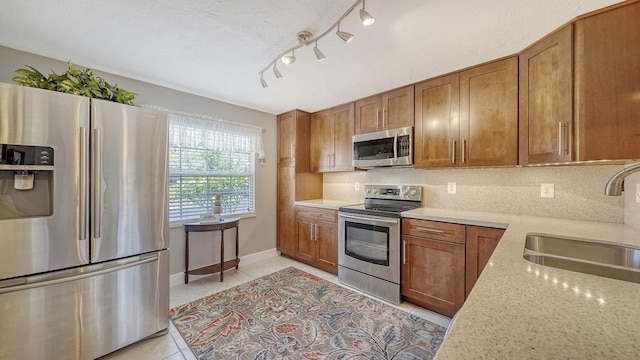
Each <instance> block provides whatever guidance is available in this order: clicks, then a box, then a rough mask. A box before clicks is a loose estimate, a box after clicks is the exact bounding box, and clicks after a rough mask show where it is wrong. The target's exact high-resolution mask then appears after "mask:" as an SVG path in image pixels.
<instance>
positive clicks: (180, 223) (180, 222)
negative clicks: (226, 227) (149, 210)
mask: <svg viewBox="0 0 640 360" xmlns="http://www.w3.org/2000/svg"><path fill="white" fill-rule="evenodd" d="M222 217H223V218H230V217H239V218H240V219H241V220H242V219H250V218H255V217H256V214H255V213H245V214H224V215H222ZM199 220H200V218H193V219H182V220H175V221H170V222H169V228H170V229H174V228H179V227H182V226H183V225H184V224H186V223H191V222H197V221H199Z"/></svg>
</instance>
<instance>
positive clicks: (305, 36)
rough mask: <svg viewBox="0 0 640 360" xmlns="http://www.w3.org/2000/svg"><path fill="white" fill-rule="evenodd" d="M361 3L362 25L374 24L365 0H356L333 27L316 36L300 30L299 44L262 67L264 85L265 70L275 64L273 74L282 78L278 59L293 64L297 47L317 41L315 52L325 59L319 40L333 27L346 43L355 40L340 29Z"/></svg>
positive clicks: (318, 56)
mask: <svg viewBox="0 0 640 360" xmlns="http://www.w3.org/2000/svg"><path fill="white" fill-rule="evenodd" d="M360 3H362V9H360V20H361V21H362V25H364V26H369V25H371V24H373V23H374V22H375V19H374V18H373V16H371V14H369V13H368V12H367V11H366V10H365V0H356V1H355V2H354V3H353V5H351V7H350V8H349V9H347V11H345V13H344V14H343V15H342V16H341V17H340V18H339V19H338V20H337V21H336V22H335V23H334V24H333V25H332V26H331V27H329V28H328V29H327V30H325V31H324V32H322V33H321V34H320V35H316V36H314V35H313V34H312V33H311V32H309V31H306V30H303V31H300V32H298V35H297V39H298V44H297V45H295V46H292V47H290V48H289V49H286V50H285V51H283V52H282V53H280V55H278V56H276V57H275V58H274V59H273V60H271V62H270V63H269V64H268V65H267V66H266V67H265V68H264V69H262V71H260V83H261V84H262V87H263V88H266V87H267V82H266V81H265V80H264V72H265V71H267V70H268V69H269V68H270V67H272V66H273V74H274V75H275V77H276V78H277V79H280V78H282V73H280V71H279V70H278V68H276V62H277V61H278V59H281V60H282V62H283V63H285V64H287V65H289V64H293V62H294V61H296V56H295V51H296V50H297V49H299V48H301V47H303V46H307V45H309V44H311V43H315V45H314V47H313V52H314V53H315V55H316V58H317V59H318V61H324V60H325V59H326V56H325V55H324V53H323V52H322V51H320V49H318V40H320V39H322V38H323V37H325V36H326V35H327V34H329V33H330V32H331V31H332V30H333V29H336V35H337V36H338V37H339V38H340V39H342V41H344V42H345V43H348V42H350V41H351V40H353V34H350V33H348V32H344V31H341V30H340V23H341V22H342V21H343V20H344V19H345V18H346V17H347V16H348V15H349V14H351V13H352V12H353V10H354V9H355V8H356V7H357V6H358V5H360Z"/></svg>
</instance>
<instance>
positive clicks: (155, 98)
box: [0, 46, 277, 274]
mask: <svg viewBox="0 0 640 360" xmlns="http://www.w3.org/2000/svg"><path fill="white" fill-rule="evenodd" d="M25 65H30V66H33V67H35V68H36V69H38V70H40V71H41V72H42V73H44V74H48V73H49V72H50V70H53V71H55V72H56V73H58V74H59V73H62V72H64V71H65V69H66V68H67V65H66V63H65V62H61V61H57V60H54V59H50V58H45V57H42V56H38V55H34V54H30V53H25V52H22V51H18V50H15V49H10V48H7V47H2V46H0V82H6V83H13V82H12V81H11V78H12V77H14V76H16V75H17V74H16V73H15V70H16V69H18V68H23V67H25ZM77 65H78V66H81V65H82V64H77ZM179 69H180V64H176V71H179ZM93 70H94V72H95V74H96V75H98V76H101V77H103V78H104V79H105V80H106V81H107V82H109V83H111V84H114V83H117V84H118V85H119V86H120V87H122V88H124V89H127V90H130V91H133V92H135V93H136V94H137V96H136V99H135V100H134V102H135V103H136V104H151V105H158V106H162V107H165V108H169V109H173V110H179V111H186V112H193V113H200V114H207V115H211V116H215V117H218V118H221V119H226V120H229V121H234V122H241V123H247V124H253V125H259V126H262V127H264V128H265V129H266V135H265V152H266V157H267V162H266V163H265V165H264V166H260V165H259V164H256V217H254V218H249V219H243V220H242V221H241V222H240V255H241V256H243V255H249V254H255V253H260V252H263V251H266V250H270V249H274V248H275V246H276V212H275V207H276V156H277V155H276V149H277V148H276V134H277V123H276V116H275V115H271V114H267V113H264V112H260V111H255V110H252V109H248V108H243V107H239V106H235V105H231V104H228V103H224V102H220V101H215V100H211V99H207V98H203V97H200V96H195V95H191V94H187V93H184V92H180V91H175V90H171V89H169V88H166V87H162V86H156V85H152V84H149V83H145V82H140V81H136V80H132V79H128V78H123V77H120V76H116V75H112V74H105V73H101V72H99V71H95V69H93ZM211 81H215V79H212V80H211ZM232 235H233V232H231V233H229V239H233V236H232ZM169 237H170V240H169V241H170V248H171V269H170V273H171V274H176V273H181V272H183V271H184V243H185V240H184V230H183V227H182V226H179V227H175V228H172V229H171V230H170V236H169ZM192 238H193V240H194V241H193V245H192V249H193V251H192V257H191V263H192V264H194V267H197V266H204V265H207V264H210V263H213V262H214V261H216V260H217V259H219V257H217V258H216V259H214V258H213V257H214V253H217V252H216V251H215V249H214V246H215V248H218V247H219V242H218V240H217V239H219V235H215V236H214V237H213V239H215V240H216V241H215V244H214V242H213V241H211V240H210V239H212V237H211V234H208V235H207V234H205V233H201V234H196V235H194V236H193V237H192ZM225 244H231V242H226V243H225ZM226 247H227V250H228V252H227V251H225V252H226V253H228V254H230V255H227V257H228V256H231V252H232V251H233V247H232V246H231V245H227V246H226Z"/></svg>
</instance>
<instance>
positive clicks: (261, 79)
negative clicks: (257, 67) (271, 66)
mask: <svg viewBox="0 0 640 360" xmlns="http://www.w3.org/2000/svg"><path fill="white" fill-rule="evenodd" d="M260 84H262V88H263V89H266V88H267V87H268V86H269V85H267V82H266V81H264V77H263V76H262V73H260Z"/></svg>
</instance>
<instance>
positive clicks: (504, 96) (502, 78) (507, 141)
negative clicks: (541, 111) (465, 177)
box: [415, 57, 518, 169]
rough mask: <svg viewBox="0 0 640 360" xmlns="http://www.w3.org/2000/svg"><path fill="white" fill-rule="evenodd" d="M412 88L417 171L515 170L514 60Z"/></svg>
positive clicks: (516, 61)
mask: <svg viewBox="0 0 640 360" xmlns="http://www.w3.org/2000/svg"><path fill="white" fill-rule="evenodd" d="M415 88H416V90H415V98H416V101H415V103H416V105H415V114H416V131H415V144H416V145H415V149H416V151H415V158H416V160H415V165H416V167H418V168H425V169H428V168H436V167H456V166H504V165H517V163H518V59H517V57H512V58H508V59H504V60H499V61H496V62H492V63H488V64H484V65H480V66H476V67H474V68H471V69H469V70H466V71H463V72H461V73H456V74H451V75H447V76H443V77H439V78H436V79H432V80H427V81H424V82H422V83H419V84H418V85H416V87H415Z"/></svg>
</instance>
